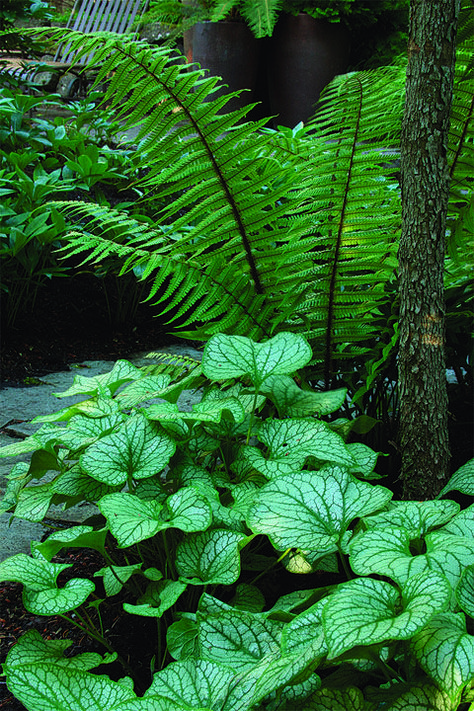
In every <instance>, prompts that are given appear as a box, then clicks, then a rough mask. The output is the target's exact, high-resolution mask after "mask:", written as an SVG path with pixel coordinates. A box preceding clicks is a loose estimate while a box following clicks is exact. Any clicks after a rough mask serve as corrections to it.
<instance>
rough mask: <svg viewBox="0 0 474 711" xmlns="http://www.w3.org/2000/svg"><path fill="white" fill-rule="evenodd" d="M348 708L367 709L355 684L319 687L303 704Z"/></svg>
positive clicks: (332, 710)
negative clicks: (342, 687) (338, 686)
mask: <svg viewBox="0 0 474 711" xmlns="http://www.w3.org/2000/svg"><path fill="white" fill-rule="evenodd" d="M348 709H350V710H351V711H366V709H367V706H366V703H365V700H364V696H363V694H362V692H361V691H360V689H357V688H356V687H355V686H350V687H349V688H347V689H320V690H319V691H316V693H315V694H311V696H310V697H309V698H308V699H306V701H305V706H304V711H348ZM390 709H391V707H390ZM285 711H286V710H285ZM288 711H289V709H288ZM407 711H408V709H407ZM410 711H415V709H414V708H413V709H411V710H410ZM419 711H421V708H420V709H419Z"/></svg>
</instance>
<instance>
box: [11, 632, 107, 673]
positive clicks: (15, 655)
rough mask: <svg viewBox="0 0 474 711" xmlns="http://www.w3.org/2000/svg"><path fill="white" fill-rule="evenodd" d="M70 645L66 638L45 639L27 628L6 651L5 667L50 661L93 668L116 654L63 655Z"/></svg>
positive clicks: (65, 665) (70, 666)
mask: <svg viewBox="0 0 474 711" xmlns="http://www.w3.org/2000/svg"><path fill="white" fill-rule="evenodd" d="M71 645H72V641H70V640H67V639H57V640H45V639H43V638H42V637H41V635H40V633H39V632H37V630H28V632H26V633H25V634H24V635H23V636H22V637H20V639H19V640H18V642H17V643H16V644H15V645H14V646H13V647H12V648H11V650H10V652H9V653H8V659H7V662H6V667H8V669H9V670H13V669H14V668H15V667H19V666H27V665H34V664H41V663H43V664H44V663H47V662H52V663H54V664H55V665H57V666H62V667H65V668H67V669H82V670H83V671H87V670H88V669H94V667H97V666H99V664H109V663H110V662H113V661H114V660H115V659H116V657H117V655H116V654H115V653H113V654H106V655H105V656H104V657H102V656H101V655H100V654H97V653H96V652H84V653H83V654H78V655H76V656H74V657H65V656H64V654H63V652H65V650H66V649H68V648H69V647H70V646H71Z"/></svg>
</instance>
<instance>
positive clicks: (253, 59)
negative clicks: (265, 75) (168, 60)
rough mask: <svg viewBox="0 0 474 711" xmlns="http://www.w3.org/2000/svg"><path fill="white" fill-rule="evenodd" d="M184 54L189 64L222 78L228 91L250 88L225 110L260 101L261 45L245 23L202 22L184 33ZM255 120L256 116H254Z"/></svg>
mask: <svg viewBox="0 0 474 711" xmlns="http://www.w3.org/2000/svg"><path fill="white" fill-rule="evenodd" d="M184 53H185V55H186V60H187V61H188V62H198V63H199V64H200V65H201V67H202V68H203V69H207V70H208V72H209V75H211V76H219V77H222V80H223V83H224V84H227V86H228V87H229V88H228V89H221V90H220V91H219V92H216V93H215V94H213V95H212V96H213V97H217V96H220V95H222V94H224V93H226V92H228V91H236V90H237V89H249V91H246V92H244V93H243V94H241V96H240V97H239V98H235V99H232V101H231V102H229V104H227V106H226V108H225V110H226V111H233V110H235V109H238V108H241V107H243V106H246V105H247V104H251V103H253V102H255V101H259V96H258V93H257V92H258V91H259V89H258V83H259V72H260V54H261V43H260V41H259V40H257V39H256V38H255V37H254V36H253V34H252V32H251V31H250V29H249V28H248V27H247V25H245V24H244V23H242V22H200V23H198V24H196V25H194V27H192V28H191V29H190V30H187V31H186V32H185V34H184ZM252 118H253V117H252Z"/></svg>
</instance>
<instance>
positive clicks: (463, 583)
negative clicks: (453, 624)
mask: <svg viewBox="0 0 474 711" xmlns="http://www.w3.org/2000/svg"><path fill="white" fill-rule="evenodd" d="M456 599H457V601H458V604H459V607H460V608H461V609H462V610H464V612H465V613H466V614H467V615H469V617H472V618H473V619H474V565H469V566H468V567H467V568H465V569H464V570H463V572H462V574H461V579H460V581H459V585H458V586H457V588H456Z"/></svg>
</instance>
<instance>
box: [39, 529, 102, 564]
mask: <svg viewBox="0 0 474 711" xmlns="http://www.w3.org/2000/svg"><path fill="white" fill-rule="evenodd" d="M106 535H107V529H105V528H102V529H101V530H100V531H94V529H93V528H92V526H72V527H71V528H66V529H65V530H64V531H56V532H55V533H52V534H51V535H50V536H48V538H47V539H46V540H45V541H43V542H42V543H37V542H33V543H32V547H34V549H35V550H36V551H39V552H40V553H41V555H42V556H43V557H44V558H46V560H51V558H52V557H53V556H55V555H56V553H59V551H60V550H62V549H63V548H92V549H93V550H96V551H100V552H103V551H104V548H105V538H106Z"/></svg>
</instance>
